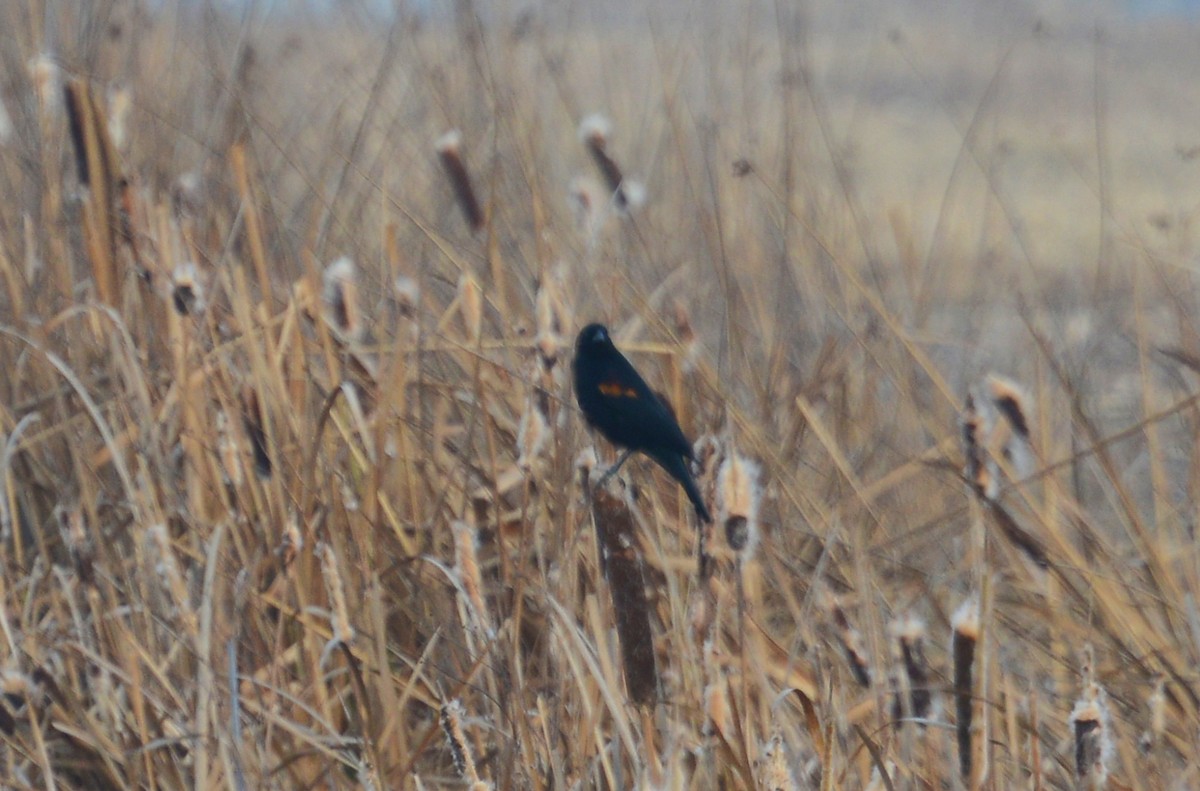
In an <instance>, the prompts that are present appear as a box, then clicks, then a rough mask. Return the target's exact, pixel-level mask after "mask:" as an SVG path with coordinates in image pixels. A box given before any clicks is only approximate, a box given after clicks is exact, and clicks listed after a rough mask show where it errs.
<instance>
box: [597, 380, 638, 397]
mask: <svg viewBox="0 0 1200 791" xmlns="http://www.w3.org/2000/svg"><path fill="white" fill-rule="evenodd" d="M600 394H601V395H606V396H608V397H609V398H637V391H636V390H634V389H633V388H632V387H626V386H625V385H623V384H621V383H620V382H601V383H600Z"/></svg>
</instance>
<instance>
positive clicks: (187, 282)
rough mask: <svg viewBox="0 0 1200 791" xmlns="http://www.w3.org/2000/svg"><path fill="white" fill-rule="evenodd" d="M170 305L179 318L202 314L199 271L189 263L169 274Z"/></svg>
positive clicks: (202, 303)
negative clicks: (173, 307)
mask: <svg viewBox="0 0 1200 791" xmlns="http://www.w3.org/2000/svg"><path fill="white" fill-rule="evenodd" d="M171 304H172V305H174V306H175V312H176V313H178V314H179V315H180V316H194V315H196V314H197V313H202V312H204V307H205V302H204V286H203V285H202V284H201V283H200V277H199V270H197V268H196V265H195V264H194V263H192V262H191V261H185V262H184V263H182V264H180V265H179V266H177V267H175V271H174V272H172V273H171Z"/></svg>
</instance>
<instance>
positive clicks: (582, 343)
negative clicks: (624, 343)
mask: <svg viewBox="0 0 1200 791" xmlns="http://www.w3.org/2000/svg"><path fill="white" fill-rule="evenodd" d="M612 348H613V342H612V337H611V336H610V335H609V334H608V328H607V327H605V326H604V325H603V324H589V325H587V326H586V327H584V328H583V329H582V330H580V332H579V338H578V340H576V341H575V353H576V354H595V353H596V352H602V351H608V350H609V349H612Z"/></svg>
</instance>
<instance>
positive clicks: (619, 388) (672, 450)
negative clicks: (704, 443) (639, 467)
mask: <svg viewBox="0 0 1200 791" xmlns="http://www.w3.org/2000/svg"><path fill="white" fill-rule="evenodd" d="M573 368H574V373H575V399H576V400H577V401H578V402H579V408H580V409H582V410H583V416H584V418H585V419H586V420H587V422H588V425H589V426H591V427H592V428H594V429H596V430H597V431H599V432H600V433H601V434H603V435H604V436H605V437H606V438H608V441H609V442H611V443H613V444H614V445H619V446H621V447H622V448H625V449H626V451H625V453H624V454H623V455H622V456H621V458H620V459H618V460H617V463H616V464H615V465H614V466H613V468H612V469H611V470H609V471H608V472H607V473H605V477H607V476H608V475H612V474H613V473H614V472H616V471H617V469H619V468H620V466H621V465H622V464H624V463H625V460H626V459H628V458H629V456H630V455H631V454H633V453H634V452H635V451H641V452H642V453H645V454H646V455H647V456H649V457H650V458H652V459H654V460H655V461H656V462H658V464H659V466H661V467H662V468H663V469H664V470H666V471H667V472H668V473H669V474H670V475H671V477H672V478H674V479H675V480H677V481H679V483H681V484H682V485H683V490H684V491H685V492H687V496H688V499H689V500H691V501H692V505H694V506H696V513H697V514H698V515H699V516H700V518H701V519H703V520H704V521H705V522H711V521H712V516H710V515H709V513H708V508H706V507H705V505H704V498H703V497H702V496H701V495H700V489H698V488H697V487H696V481H695V480H694V479H693V478H692V473H691V471H690V470H689V469H688V462H689V461H691V460H692V443H690V442H688V438H687V437H685V436H684V435H683V430H682V429H680V428H679V423H678V421H676V420H675V415H674V413H673V412H672V411H671V408H670V407H669V406H667V404H666V402H664V401H663V399H662V398H660V397H659V396H658V395H657V394H655V392H654V391H653V390H651V389H650V386H649V385H647V384H646V380H644V379H642V377H641V376H640V375H639V374H638V372H637V371H636V370H634V368H633V366H632V365H631V364H630V363H629V360H626V359H625V355H623V354H621V352H619V351H617V347H616V346H614V345H613V342H612V338H611V337H609V334H608V329H607V328H605V327H604V325H602V324H589V325H588V326H586V327H584V328H583V330H582V331H581V332H580V333H579V338H578V340H576V341H575V361H574V363H573Z"/></svg>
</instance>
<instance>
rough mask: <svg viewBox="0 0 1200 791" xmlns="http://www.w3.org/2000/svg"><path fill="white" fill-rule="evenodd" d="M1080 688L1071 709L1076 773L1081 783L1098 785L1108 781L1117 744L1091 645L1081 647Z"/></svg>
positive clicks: (1093, 787)
mask: <svg viewBox="0 0 1200 791" xmlns="http://www.w3.org/2000/svg"><path fill="white" fill-rule="evenodd" d="M1082 676H1083V691H1082V694H1081V695H1080V697H1079V700H1077V701H1076V702H1075V707H1074V708H1073V709H1072V710H1071V717H1070V722H1071V733H1072V736H1073V737H1074V739H1075V777H1076V779H1077V780H1078V781H1079V784H1080V787H1081V788H1085V789H1101V788H1105V787H1106V786H1107V784H1108V773H1109V768H1110V767H1111V766H1112V762H1113V757H1114V756H1115V755H1116V747H1115V746H1114V744H1113V735H1112V716H1111V715H1110V713H1109V709H1108V694H1107V693H1106V692H1105V691H1104V687H1102V686H1100V683H1099V682H1098V681H1096V672H1095V660H1094V656H1093V653H1092V649H1091V646H1088V647H1087V648H1086V649H1085V651H1084V661H1083V668H1082Z"/></svg>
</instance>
